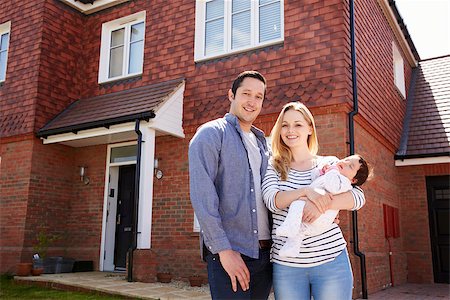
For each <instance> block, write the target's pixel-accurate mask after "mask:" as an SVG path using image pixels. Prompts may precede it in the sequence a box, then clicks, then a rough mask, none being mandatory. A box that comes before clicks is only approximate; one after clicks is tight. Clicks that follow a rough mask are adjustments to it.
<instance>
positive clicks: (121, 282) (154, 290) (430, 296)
mask: <svg viewBox="0 0 450 300" xmlns="http://www.w3.org/2000/svg"><path fill="white" fill-rule="evenodd" d="M14 279H15V280H17V281H23V282H40V283H46V284H47V285H48V286H52V285H57V287H58V288H65V287H67V289H70V287H74V288H79V289H80V290H83V291H97V292H103V293H107V294H114V295H121V296H125V297H129V298H134V299H160V300H178V299H180V300H181V299H198V300H210V299H211V296H210V294H209V286H208V285H203V286H202V287H191V286H189V283H188V282H184V281H172V282H171V283H159V282H155V283H143V282H128V281H126V278H125V275H124V274H123V273H113V272H83V273H81V272H80V273H63V274H43V275H41V276H28V277H17V276H16V277H15V278H14ZM273 299H274V296H273V294H271V295H270V297H269V300H273ZM369 299H370V300H445V299H450V288H449V285H448V284H411V283H407V284H404V285H400V286H395V287H390V288H388V289H386V290H383V291H379V292H376V293H373V294H370V295H369Z"/></svg>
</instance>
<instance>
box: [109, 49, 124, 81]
mask: <svg viewBox="0 0 450 300" xmlns="http://www.w3.org/2000/svg"><path fill="white" fill-rule="evenodd" d="M122 64H123V46H120V47H117V48H114V49H111V56H110V59H109V78H111V77H116V76H120V75H122Z"/></svg>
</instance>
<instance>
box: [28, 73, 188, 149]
mask: <svg viewBox="0 0 450 300" xmlns="http://www.w3.org/2000/svg"><path fill="white" fill-rule="evenodd" d="M183 92H184V79H174V80H170V81H165V82H162V83H156V84H150V85H146V86H141V87H137V88H132V89H128V90H124V91H119V92H114V93H110V94H105V95H100V96H95V97H91V98H85V99H80V100H77V101H75V102H73V103H72V104H71V105H69V106H68V107H67V108H66V109H64V110H63V111H62V112H61V113H60V114H58V115H57V116H56V117H55V118H54V119H53V120H51V121H49V122H48V123H47V124H46V125H45V126H44V127H42V128H41V129H40V130H39V131H38V132H37V136H38V137H40V138H42V139H43V143H44V144H51V143H61V144H65V145H68V146H72V147H84V146H91V145H98V144H110V143H117V142H122V141H129V140H135V139H136V133H135V132H134V126H135V121H136V119H139V120H143V121H145V122H144V123H145V124H146V125H148V126H149V127H151V128H154V129H155V131H156V134H157V135H164V134H170V135H174V136H177V137H184V133H183V128H182V114H183ZM145 124H144V125H145Z"/></svg>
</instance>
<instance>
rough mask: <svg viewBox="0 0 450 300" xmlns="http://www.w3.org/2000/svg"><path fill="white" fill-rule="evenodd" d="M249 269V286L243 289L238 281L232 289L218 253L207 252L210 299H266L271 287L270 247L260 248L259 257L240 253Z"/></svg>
mask: <svg viewBox="0 0 450 300" xmlns="http://www.w3.org/2000/svg"><path fill="white" fill-rule="evenodd" d="M241 256H242V259H243V260H244V262H245V264H246V265H247V268H248V270H249V271H250V288H249V289H248V290H247V291H245V292H244V291H243V290H242V288H241V285H240V284H239V282H237V286H238V290H237V291H236V292H234V291H233V289H232V287H231V280H230V277H229V276H228V274H227V272H226V271H225V269H224V268H223V267H222V264H221V263H220V260H219V255H218V254H212V253H208V254H207V255H206V262H207V264H208V281H209V288H210V290H211V297H212V299H214V300H215V299H267V298H268V297H269V293H270V290H271V288H272V263H271V262H270V249H264V250H263V249H260V250H259V258H258V259H255V258H251V257H248V256H245V255H241Z"/></svg>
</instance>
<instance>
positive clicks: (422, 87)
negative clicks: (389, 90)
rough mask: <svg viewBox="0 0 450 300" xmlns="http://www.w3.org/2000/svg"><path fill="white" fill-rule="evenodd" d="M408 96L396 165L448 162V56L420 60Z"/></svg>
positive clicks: (449, 135)
mask: <svg viewBox="0 0 450 300" xmlns="http://www.w3.org/2000/svg"><path fill="white" fill-rule="evenodd" d="M412 77H413V78H412V80H411V88H410V90H409V93H408V99H407V103H406V105H407V108H406V116H405V121H404V125H403V133H402V139H401V143H400V147H399V150H398V151H397V153H396V155H395V165H396V166H408V165H423V164H436V163H449V162H450V55H447V56H443V57H437V58H433V59H427V60H423V61H421V62H420V63H419V67H418V68H416V69H415V71H414V73H413V76H412Z"/></svg>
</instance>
